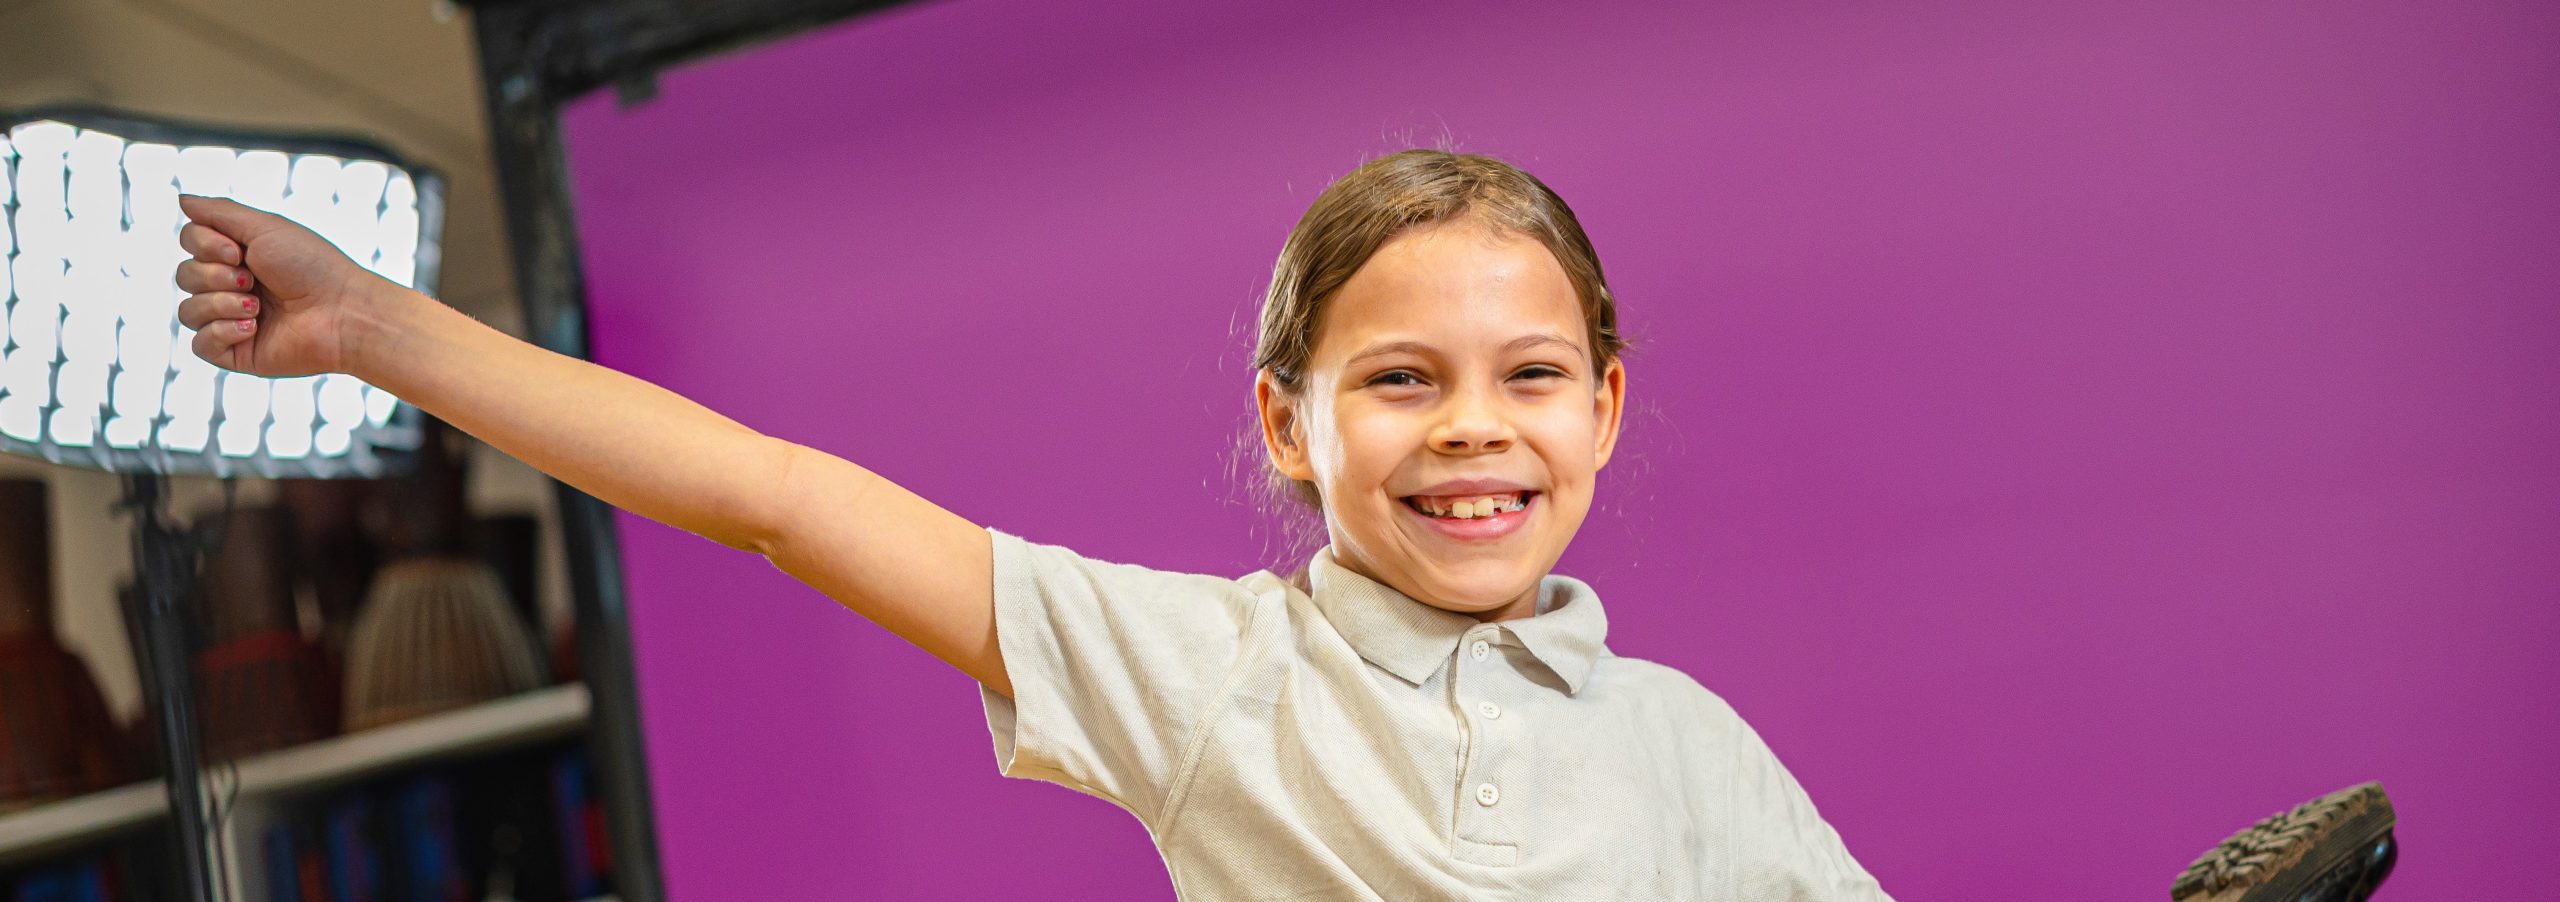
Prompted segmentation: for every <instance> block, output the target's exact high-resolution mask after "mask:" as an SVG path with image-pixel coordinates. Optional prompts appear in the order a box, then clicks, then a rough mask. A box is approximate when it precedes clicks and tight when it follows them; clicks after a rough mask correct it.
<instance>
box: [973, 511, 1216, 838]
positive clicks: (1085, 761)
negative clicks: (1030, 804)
mask: <svg viewBox="0 0 2560 902" xmlns="http://www.w3.org/2000/svg"><path fill="white" fill-rule="evenodd" d="M988 533H989V534H990V535H991V537H992V538H993V539H994V543H993V544H994V546H995V605H996V644H997V647H998V648H1000V649H1001V650H1002V651H1003V654H1004V667H1005V674H1006V676H1007V677H1009V678H1010V679H1011V680H1012V683H1013V697H1012V698H1010V699H1008V698H1006V697H1004V696H1002V695H998V694H996V693H995V692H994V691H993V690H990V689H986V688H984V687H981V688H980V689H979V695H980V696H981V700H982V701H983V703H984V704H985V706H986V714H987V729H988V731H989V732H990V733H991V734H993V736H994V739H995V752H996V764H997V767H998V768H999V769H1000V770H1001V771H1002V772H1003V773H1004V775H1005V776H1008V777H1019V778H1023V779H1031V780H1044V781H1048V782H1052V783H1057V784H1060V785H1063V786H1066V787H1068V788H1070V789H1074V790H1077V791H1079V792H1085V793H1090V794H1092V795H1096V796H1100V797H1102V798H1105V799H1109V800H1110V801H1112V802H1114V803H1116V804H1118V805H1120V806H1121V807H1123V808H1126V809H1128V810H1129V811H1130V813H1132V814H1136V815H1137V816H1138V817H1139V819H1140V820H1143V821H1145V822H1147V823H1148V824H1150V825H1152V824H1154V822H1155V816H1156V814H1157V812H1159V811H1160V810H1161V809H1162V807H1163V803H1164V800H1165V798H1166V796H1167V795H1168V794H1169V793H1170V791H1171V788H1172V786H1173V784H1174V780H1175V778H1176V776H1177V772H1178V771H1179V770H1180V768H1181V767H1182V764H1183V761H1182V758H1183V755H1184V753H1185V752H1186V750H1187V748H1188V746H1189V744H1190V741H1191V739H1192V738H1193V736H1194V735H1195V734H1196V733H1197V731H1198V728H1199V726H1200V723H1201V720H1202V718H1203V717H1205V716H1206V715H1207V713H1208V712H1209V711H1211V710H1213V708H1214V705H1215V703H1216V701H1217V698H1218V697H1219V695H1220V693H1221V692H1222V690H1223V689H1224V687H1225V685H1226V683H1227V677H1228V675H1229V674H1230V673H1232V672H1233V671H1234V669H1235V665H1236V663H1237V661H1238V660H1239V657H1240V655H1241V654H1242V652H1243V650H1244V639H1243V637H1244V635H1245V634H1246V631H1247V629H1248V627H1250V626H1251V625H1252V619H1253V613H1254V610H1255V607H1256V605H1257V604H1258V599H1259V596H1258V595H1257V593H1255V592H1254V591H1252V590H1250V589H1248V588H1246V586H1245V585H1244V584H1242V583H1239V582H1238V581H1236V580H1233V579H1224V578H1220V577H1215V576H1207V575H1201V574H1191V573H1172V572H1167V571H1161V570H1151V569H1148V568H1145V567H1137V566H1131V565H1127V564H1114V563H1106V562H1103V561H1097V560H1092V559H1089V558H1085V557H1083V556H1081V555H1078V554H1076V553H1075V552H1072V551H1069V550H1067V549H1065V548H1060V547H1057V546H1054V545H1042V544H1037V543H1033V542H1027V541H1024V540H1022V539H1021V538H1018V537H1015V536H1012V535H1009V534H1006V533H1003V532H999V531H996V530H993V529H990V530H988Z"/></svg>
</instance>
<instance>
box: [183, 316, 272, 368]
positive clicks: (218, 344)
mask: <svg viewBox="0 0 2560 902" xmlns="http://www.w3.org/2000/svg"><path fill="white" fill-rule="evenodd" d="M257 333H258V321H257V320H254V319H226V320H217V321H215V322H214V324H213V325H212V327H211V328H206V329H199V330H196V337H195V340H194V341H193V342H191V343H190V344H189V348H190V349H192V350H194V351H195V352H196V356H198V357H202V358H204V359H206V360H208V361H211V362H212V363H213V364H214V365H215V366H219V367H222V368H224V369H233V370H236V369H239V368H240V361H239V360H238V359H237V357H236V355H235V354H234V352H235V351H237V350H239V346H240V344H241V343H243V342H246V341H248V340H249V337H250V336H252V335H256V334H257Z"/></svg>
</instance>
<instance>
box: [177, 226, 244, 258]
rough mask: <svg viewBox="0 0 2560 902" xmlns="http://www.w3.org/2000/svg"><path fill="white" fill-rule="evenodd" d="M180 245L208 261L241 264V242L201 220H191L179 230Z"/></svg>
mask: <svg viewBox="0 0 2560 902" xmlns="http://www.w3.org/2000/svg"><path fill="white" fill-rule="evenodd" d="M178 246H179V247H181V248H185V249H186V251H187V253H188V255H190V256H193V257H195V258H196V259H198V260H202V261H205V262H207V263H229V264H231V265H233V266H238V265H240V244H239V242H236V241H233V240H231V238H230V237H229V236H226V235H224V234H222V233H221V232H217V231H214V230H213V227H212V226H208V225H205V224H204V223H201V222H190V223H187V224H186V227H184V228H181V229H179V230H178Z"/></svg>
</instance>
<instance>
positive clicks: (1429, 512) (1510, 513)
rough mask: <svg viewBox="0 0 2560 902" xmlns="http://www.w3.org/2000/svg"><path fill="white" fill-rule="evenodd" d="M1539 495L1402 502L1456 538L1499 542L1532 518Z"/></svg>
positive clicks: (1411, 498) (1418, 497) (1425, 497)
mask: <svg viewBox="0 0 2560 902" xmlns="http://www.w3.org/2000/svg"><path fill="white" fill-rule="evenodd" d="M1538 494H1539V493H1537V492H1532V491H1519V492H1508V493H1503V494H1492V495H1455V496H1437V495H1407V496H1405V497H1403V498H1401V499H1398V500H1400V501H1402V502H1403V503H1404V509H1405V511H1406V512H1407V513H1409V514H1411V515H1412V516H1413V518H1414V519H1416V520H1420V521H1422V522H1423V523H1425V524H1428V525H1429V526H1430V527H1431V528H1432V529H1433V530H1435V531H1437V532H1439V533H1440V534H1442V535H1445V536H1448V537H1450V538H1454V539H1466V540H1484V539H1498V538H1501V537H1503V536H1506V535H1510V534H1511V533H1512V532H1514V531H1517V530H1518V529H1519V528H1520V526H1521V524H1523V523H1525V522H1527V521H1528V519H1529V512H1530V510H1531V509H1532V508H1533V507H1535V506H1536V504H1537V501H1538Z"/></svg>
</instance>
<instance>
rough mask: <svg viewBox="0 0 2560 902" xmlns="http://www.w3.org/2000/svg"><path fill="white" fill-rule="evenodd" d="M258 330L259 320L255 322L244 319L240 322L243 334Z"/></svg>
mask: <svg viewBox="0 0 2560 902" xmlns="http://www.w3.org/2000/svg"><path fill="white" fill-rule="evenodd" d="M256 328H258V321H257V320H254V319H244V320H241V321H240V331H242V332H248V331H251V330H254V329H256Z"/></svg>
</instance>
